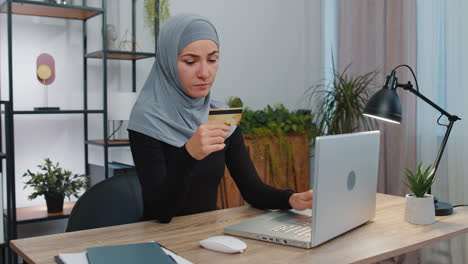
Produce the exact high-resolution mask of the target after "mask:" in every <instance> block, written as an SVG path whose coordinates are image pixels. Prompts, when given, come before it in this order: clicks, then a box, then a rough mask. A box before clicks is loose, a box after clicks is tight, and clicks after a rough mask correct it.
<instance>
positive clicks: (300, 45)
mask: <svg viewBox="0 0 468 264" xmlns="http://www.w3.org/2000/svg"><path fill="white" fill-rule="evenodd" d="M170 6H171V10H172V14H173V15H174V14H177V13H183V12H191V13H197V14H200V15H203V16H205V17H207V18H208V19H210V20H211V21H212V22H213V24H214V25H215V26H216V28H217V30H218V34H219V38H220V68H219V72H218V77H217V80H216V83H215V85H214V87H213V90H212V91H213V96H214V98H216V99H219V100H225V99H226V98H228V97H229V96H239V97H240V98H242V99H243V101H244V103H245V104H246V105H247V106H249V107H251V108H254V109H259V108H263V107H264V106H266V105H267V104H276V103H283V104H285V105H286V106H287V107H289V108H297V103H298V101H299V99H300V97H301V95H302V94H303V92H304V90H305V88H306V87H308V86H310V85H311V84H312V82H313V81H316V80H319V79H320V76H319V74H318V73H319V70H320V67H321V66H320V65H321V63H320V60H321V56H320V54H321V41H320V26H321V23H320V21H321V16H320V13H321V8H320V0H315V1H310V0H303V1H282V0H256V1H249V0H238V1H219V0H198V1H193V0H172V1H171V5H170Z"/></svg>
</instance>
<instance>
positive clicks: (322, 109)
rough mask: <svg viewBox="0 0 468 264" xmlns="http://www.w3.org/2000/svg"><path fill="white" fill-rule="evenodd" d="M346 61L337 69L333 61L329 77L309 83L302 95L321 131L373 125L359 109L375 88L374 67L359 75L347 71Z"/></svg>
mask: <svg viewBox="0 0 468 264" xmlns="http://www.w3.org/2000/svg"><path fill="white" fill-rule="evenodd" d="M350 66H351V64H349V65H348V66H347V67H346V68H345V69H344V70H343V71H342V72H338V70H337V69H336V67H335V65H334V64H333V69H332V71H333V72H332V73H333V79H332V80H331V81H329V82H328V83H327V81H324V82H323V83H320V84H318V85H314V86H311V87H310V88H309V89H308V90H307V91H306V92H305V95H306V96H305V97H304V98H306V99H308V101H309V104H312V103H313V104H314V107H312V109H313V113H314V114H315V117H316V120H315V123H316V124H317V125H318V128H319V131H321V133H322V134H323V135H335V134H344V133H352V132H356V131H359V130H361V129H364V130H370V129H372V128H373V127H375V121H374V120H373V119H369V118H366V117H365V116H363V115H362V111H363V110H364V107H365V106H366V104H367V102H368V99H369V97H370V95H371V94H372V93H373V88H375V79H376V77H377V75H378V72H377V71H371V72H368V73H365V74H361V75H359V74H358V75H349V74H348V70H349V68H350Z"/></svg>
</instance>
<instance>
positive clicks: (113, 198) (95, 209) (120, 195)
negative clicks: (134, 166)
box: [66, 173, 143, 232]
mask: <svg viewBox="0 0 468 264" xmlns="http://www.w3.org/2000/svg"><path fill="white" fill-rule="evenodd" d="M142 215H143V198H142V195H141V186H140V182H139V180H138V176H137V175H136V174H134V173H128V174H120V175H116V176H113V177H111V178H109V179H107V180H104V181H102V182H99V183H97V184H96V185H94V186H92V187H91V188H90V189H89V190H87V191H86V192H85V193H84V194H83V195H82V196H81V197H80V198H79V199H78V201H77V202H76V204H75V206H74V207H73V210H72V212H71V214H70V218H69V220H68V225H67V229H66V232H72V231H78V230H85V229H91V228H98V227H105V226H114V225H122V224H129V223H134V222H138V221H139V220H140V218H141V217H142Z"/></svg>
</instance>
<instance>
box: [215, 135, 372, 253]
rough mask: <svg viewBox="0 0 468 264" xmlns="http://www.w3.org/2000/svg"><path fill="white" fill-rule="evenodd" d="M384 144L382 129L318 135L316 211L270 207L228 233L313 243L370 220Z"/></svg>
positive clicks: (308, 245) (305, 244)
mask: <svg viewBox="0 0 468 264" xmlns="http://www.w3.org/2000/svg"><path fill="white" fill-rule="evenodd" d="M379 145H380V132H379V131H371V132H361V133H350V134H343V135H333V136H323V137H317V138H316V141H315V156H314V157H315V170H314V173H313V174H312V176H311V178H310V182H311V183H312V186H313V187H312V189H314V199H313V206H312V210H310V209H309V210H305V211H295V210H280V211H275V212H270V213H267V214H264V215H261V216H258V217H255V218H252V219H249V220H246V221H243V222H241V223H238V224H234V225H230V226H226V227H225V228H224V233H226V234H230V235H235V236H241V237H247V238H253V239H258V240H263V241H268V242H272V243H277V244H283V245H289V246H295V247H302V248H311V247H315V246H318V245H320V244H322V243H324V242H326V241H328V240H330V239H332V238H334V237H336V236H338V235H341V234H343V233H345V232H347V231H349V230H351V229H353V228H355V227H357V226H360V225H362V224H364V223H366V222H368V221H369V220H371V219H372V218H373V217H374V215H375V205H376V192H377V175H378V163H379Z"/></svg>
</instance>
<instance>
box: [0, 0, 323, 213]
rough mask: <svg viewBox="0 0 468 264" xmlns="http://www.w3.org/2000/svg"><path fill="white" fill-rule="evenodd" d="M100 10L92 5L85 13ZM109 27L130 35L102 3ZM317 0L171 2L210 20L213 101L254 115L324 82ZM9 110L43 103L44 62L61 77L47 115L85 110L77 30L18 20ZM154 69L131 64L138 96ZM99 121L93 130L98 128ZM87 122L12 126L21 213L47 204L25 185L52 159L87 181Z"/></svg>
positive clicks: (71, 25) (92, 63)
mask: <svg viewBox="0 0 468 264" xmlns="http://www.w3.org/2000/svg"><path fill="white" fill-rule="evenodd" d="M90 2H91V3H92V5H95V6H96V4H94V3H95V2H98V3H99V1H88V3H90ZM107 2H108V7H109V9H108V10H109V15H108V23H112V24H115V25H116V26H117V28H118V34H119V38H120V37H121V36H122V35H123V33H125V30H126V29H127V28H130V20H129V15H130V10H129V6H130V5H129V4H128V2H129V1H119V3H120V4H121V6H120V7H116V6H113V4H114V3H116V2H117V1H107ZM142 4H143V0H138V1H137V6H138V8H137V13H138V15H137V17H138V19H137V28H138V30H137V42H138V45H139V46H140V47H141V48H142V50H143V51H148V52H152V51H153V49H154V41H153V39H152V37H151V36H150V35H149V33H148V28H147V27H145V25H144V21H143V10H142ZM321 10H322V7H321V0H313V1H312V0H301V1H299V0H297V1H288V2H286V1H280V0H256V1H248V0H238V1H228V0H197V1H193V0H171V12H172V14H173V15H174V14H177V13H181V12H192V13H198V14H200V15H203V16H205V17H207V18H208V19H210V20H211V21H212V22H213V23H214V24H215V26H216V27H217V29H218V32H219V35H220V42H221V57H220V70H219V74H218V78H217V81H216V83H215V86H214V88H213V96H214V97H215V98H217V99H220V100H225V99H226V98H228V97H229V96H239V97H241V98H242V99H243V100H244V102H245V104H246V105H247V106H249V107H251V108H254V109H259V108H263V107H264V106H265V105H267V104H276V103H283V104H285V105H286V106H287V107H289V108H292V109H294V108H298V106H297V103H298V102H299V99H300V98H301V95H302V94H303V92H304V91H305V89H306V88H307V87H309V86H310V85H312V84H313V83H315V82H318V81H319V80H320V79H321V78H322V77H321V76H322V75H321V72H322V70H323V69H322V66H321V65H322V63H321V60H322V59H323V58H322V52H321V50H322V41H321V36H322V33H323V32H322V31H321V24H322V22H321V21H322V17H321ZM5 17H6V16H5V15H2V16H1V35H0V40H1V41H0V42H1V44H0V45H1V46H0V48H1V50H0V57H1V62H0V69H1V71H0V78H1V79H0V85H1V87H2V92H1V98H2V99H3V100H5V99H7V98H8V94H7V93H6V92H5V91H7V87H8V80H7V78H6V77H7V76H8V75H7V71H6V70H7V59H6V26H5V21H6V19H5ZM13 20H14V27H13V32H14V33H13V38H14V46H15V48H14V85H15V94H14V104H15V108H16V109H29V110H31V109H32V108H33V107H34V106H40V105H41V103H42V98H43V96H42V92H43V90H41V85H40V83H39V82H38V81H37V79H36V76H35V61H36V57H37V56H38V55H39V54H40V53H43V52H47V53H50V54H51V55H52V56H54V58H55V63H56V70H57V77H56V80H55V82H54V83H53V84H52V85H50V86H49V88H50V90H49V95H50V97H49V105H51V106H52V105H56V106H60V107H61V108H63V109H72V108H81V107H82V101H83V99H82V93H81V91H82V87H83V73H82V69H83V65H82V62H83V61H82V59H81V55H82V40H81V22H79V21H67V20H60V19H51V18H37V17H27V16H14V19H13ZM100 26H101V19H100V17H98V18H94V19H92V20H91V21H90V22H89V27H88V40H89V42H88V50H89V51H92V50H96V49H98V48H99V45H100V41H101V39H100V35H99V34H100ZM152 62H153V59H149V60H145V61H140V62H138V63H137V89H140V88H141V86H142V85H143V82H144V80H145V78H146V76H147V74H148V71H149V69H150V66H151V64H152ZM130 69H131V64H130V63H128V62H116V61H109V62H108V73H109V74H108V85H109V89H111V90H120V91H128V90H129V89H131V82H130V76H131V75H130V74H129V72H130ZM88 80H89V81H88V86H89V89H90V91H89V94H90V95H89V104H90V106H89V107H90V108H101V107H102V94H101V90H100V89H101V87H102V66H101V62H100V61H99V60H88ZM101 122H102V121H101V118H100V117H98V115H95V116H94V117H93V118H92V119H91V120H90V125H91V126H92V127H99V126H101ZM100 135H102V130H100V129H92V130H90V138H93V137H94V138H100V137H102V136H100ZM82 137H83V122H82V119H81V117H80V115H42V116H41V115H34V116H32V115H30V116H16V117H15V151H16V153H15V154H16V155H15V159H16V164H15V165H16V172H15V173H16V178H17V180H16V194H17V205H18V207H22V206H29V205H35V204H44V201H43V199H42V198H38V199H36V200H33V201H29V200H27V195H28V194H29V193H30V190H28V189H26V190H23V182H24V180H23V179H22V177H21V175H22V174H23V173H24V172H25V171H26V170H27V169H33V168H34V166H35V165H36V164H38V163H40V162H41V161H42V159H43V158H44V157H50V158H51V159H53V160H56V161H59V162H60V163H61V165H63V167H65V168H68V169H71V170H73V171H75V172H77V173H83V172H84V148H83V141H82ZM129 158H130V153H129V151H128V149H127V150H125V149H124V148H118V149H112V150H111V157H110V160H119V161H122V160H128V159H129ZM102 160H103V158H102V149H101V148H99V147H92V148H91V152H90V161H91V162H92V163H95V164H102Z"/></svg>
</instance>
